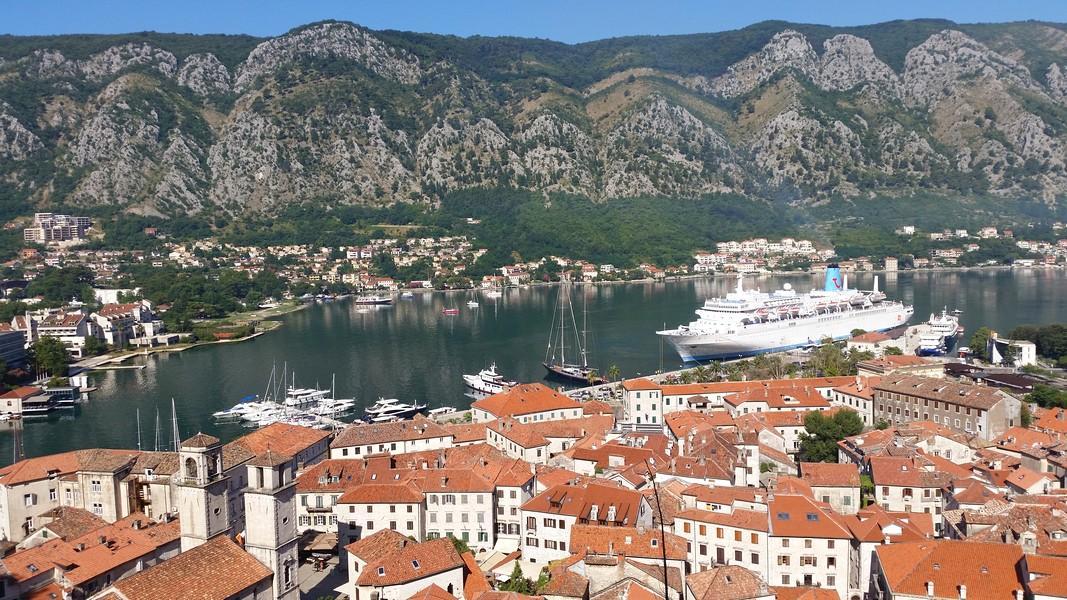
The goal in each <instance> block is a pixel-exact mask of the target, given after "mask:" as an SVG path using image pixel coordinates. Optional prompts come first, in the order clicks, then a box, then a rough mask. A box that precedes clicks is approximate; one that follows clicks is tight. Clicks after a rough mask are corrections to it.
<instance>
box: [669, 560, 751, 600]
mask: <svg viewBox="0 0 1067 600" xmlns="http://www.w3.org/2000/svg"><path fill="white" fill-rule="evenodd" d="M685 583H686V585H687V586H688V587H689V591H690V592H691V594H692V597H693V598H695V599H696V600H751V599H753V598H763V597H766V596H770V595H771V592H770V589H769V588H768V587H767V583H766V582H765V581H763V579H761V578H760V576H759V575H756V574H755V573H753V572H752V571H749V570H748V569H746V568H744V567H741V566H737V565H719V566H715V567H712V568H710V569H708V570H707V571H698V572H696V573H692V574H690V575H689V576H687V577H686V578H685Z"/></svg>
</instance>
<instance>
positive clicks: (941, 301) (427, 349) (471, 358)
mask: <svg viewBox="0 0 1067 600" xmlns="http://www.w3.org/2000/svg"><path fill="white" fill-rule="evenodd" d="M872 280H873V276H872V275H869V274H861V275H856V276H851V277H850V283H851V284H854V285H856V286H859V287H870V286H871V284H872ZM880 280H881V283H880V285H881V287H882V289H884V290H885V292H886V293H887V294H888V295H889V296H890V297H891V298H895V299H902V300H904V301H905V302H907V303H910V304H914V305H915V315H916V316H915V320H924V319H926V318H927V317H928V316H929V314H930V313H931V312H933V311H935V310H940V309H941V307H942V306H947V307H948V308H949V309H952V308H959V309H961V310H962V311H963V315H962V317H961V321H962V323H963V324H964V325H965V326H966V327H967V329H968V330H970V331H973V330H974V328H975V327H978V326H981V325H989V326H991V327H993V328H997V329H1000V330H1002V331H1006V330H1010V329H1011V328H1012V327H1014V326H1015V325H1018V324H1021V323H1049V322H1056V321H1067V303H1064V302H1063V301H1062V300H1061V298H1062V297H1063V296H1064V295H1065V293H1067V274H1065V273H1064V272H1063V271H1059V270H1055V271H1045V270H1017V271H1007V270H1002V271H981V272H937V273H931V272H924V273H891V274H887V275H883V276H881V277H880ZM787 281H788V282H790V283H792V284H793V285H794V287H796V288H797V289H799V290H806V289H807V288H809V287H813V286H819V285H821V283H822V275H821V274H820V275H796V276H774V277H771V276H763V277H754V276H753V277H748V278H746V281H745V285H746V287H758V288H760V289H763V290H769V289H774V288H776V287H778V286H780V285H781V284H782V283H785V282H787ZM735 285H736V282H735V281H734V280H733V279H730V278H716V279H710V280H708V279H699V280H686V281H678V282H669V283H635V284H619V285H604V286H583V287H581V288H579V289H578V290H576V291H575V295H574V306H575V308H576V310H579V309H580V308H581V307H582V306H583V305H587V307H588V319H589V350H590V357H591V358H590V360H591V362H592V363H593V364H594V365H596V366H598V367H600V368H601V369H602V370H605V371H606V370H607V368H608V367H609V366H610V365H612V364H614V365H618V367H619V369H620V370H621V372H622V373H623V374H624V375H627V376H632V375H636V374H640V373H650V372H652V371H654V370H656V369H657V368H659V365H660V364H661V363H662V364H663V366H664V367H665V368H672V367H675V366H677V364H678V358H677V356H676V355H674V354H673V353H672V352H671V351H670V349H669V347H667V348H665V350H664V353H663V354H661V352H660V343H659V339H658V338H657V337H656V336H655V335H654V333H653V332H654V331H656V330H657V329H660V328H662V327H663V325H664V324H666V325H667V326H673V325H677V324H679V323H683V322H688V321H690V320H692V318H693V316H694V315H693V311H694V309H695V308H696V307H697V306H698V305H699V304H700V303H702V302H703V299H704V298H705V297H708V296H717V295H721V294H724V293H725V292H727V291H728V290H731V289H733V287H734V286H735ZM556 292H557V288H554V287H552V288H541V287H539V288H529V289H509V290H506V291H505V292H504V295H503V296H502V297H501V298H497V299H493V298H488V297H485V296H484V295H482V294H476V293H453V294H448V295H445V294H416V295H415V297H414V298H411V299H399V300H398V301H397V303H396V304H395V305H394V306H391V307H369V309H368V307H360V306H357V305H355V304H352V303H351V302H345V301H342V302H335V303H330V304H324V305H316V306H313V307H311V308H309V309H307V310H304V311H301V312H298V313H294V314H291V315H288V316H287V317H286V318H285V323H286V324H285V326H284V327H282V328H280V329H278V330H277V331H275V332H272V333H270V334H267V335H264V336H261V337H259V338H256V339H255V340H252V341H249V342H243V343H238V344H225V345H219V346H209V347H205V348H199V349H195V350H190V351H187V352H180V353H172V354H163V355H154V356H152V357H147V358H145V357H138V358H136V359H135V362H133V363H132V364H141V365H144V367H145V368H143V369H137V370H133V369H130V370H121V371H106V372H101V373H95V374H93V376H92V382H93V384H94V385H96V386H98V387H99V388H100V389H99V390H98V391H97V392H94V393H93V394H92V399H91V401H90V402H89V403H88V404H86V405H83V406H80V407H78V409H77V412H76V416H75V413H73V412H72V411H67V413H66V414H58V415H57V416H55V417H52V418H49V419H47V420H41V421H36V422H33V421H31V422H27V423H26V425H25V427H24V429H23V439H24V446H25V449H26V452H27V454H29V455H37V454H44V453H48V452H58V451H61V450H67V449H72V448H86V447H95V446H102V447H129V448H133V447H136V446H137V423H136V418H135V415H136V411H137V410H138V409H139V410H140V414H141V431H142V433H141V440H142V447H145V448H151V447H154V445H155V419H156V412H157V410H158V412H159V415H160V420H161V423H162V427H161V434H160V438H161V441H162V443H163V445H165V446H167V445H169V444H170V443H171V440H170V434H169V432H170V426H169V424H170V404H171V398H174V401H175V404H176V406H177V413H178V422H179V429H180V433H181V434H182V435H189V434H193V433H196V432H197V431H204V432H207V433H211V434H214V435H218V436H219V437H221V438H223V439H232V438H233V437H235V436H237V435H240V434H241V433H242V432H244V431H246V430H244V429H242V428H241V426H240V425H238V424H226V425H220V424H216V423H214V422H213V420H212V418H211V413H212V412H214V411H217V410H220V409H223V408H228V407H229V406H231V405H233V404H234V403H235V402H236V401H237V400H238V399H240V398H242V397H244V396H246V395H248V394H260V393H262V392H263V390H264V388H265V387H266V384H267V378H268V376H269V374H270V371H271V367H272V365H277V366H278V369H279V370H280V369H281V368H282V365H283V364H284V365H285V367H286V369H287V371H288V372H289V373H294V372H295V373H296V378H297V383H298V384H300V385H302V386H312V385H321V386H329V385H330V379H331V375H334V374H335V375H336V378H337V393H338V395H339V396H340V397H354V398H356V399H357V400H358V401H359V402H360V403H361V404H362V403H372V402H374V401H375V400H376V399H377V398H378V397H379V396H385V397H397V398H400V399H402V400H404V401H413V400H419V401H427V402H428V403H429V404H430V406H431V407H436V406H456V407H466V406H467V405H469V404H470V398H468V397H466V396H465V390H464V387H463V383H462V380H461V378H460V375H461V374H462V373H475V372H477V371H478V370H479V369H481V368H482V367H484V366H486V365H488V364H489V363H491V362H494V361H495V362H496V363H497V366H498V368H499V369H500V372H501V373H503V374H504V375H505V376H507V377H509V378H514V379H517V380H520V381H540V380H542V379H543V377H544V369H543V368H542V367H541V364H540V363H541V360H542V359H543V358H544V354H545V347H546V344H547V342H548V338H547V333H548V328H549V326H550V323H551V321H552V314H553V309H554V307H555V301H556ZM472 298H477V299H478V301H479V302H480V303H481V306H480V307H479V308H468V307H467V306H466V302H467V300H470V299H472ZM448 307H457V308H459V310H460V314H459V315H456V316H446V315H443V314H441V311H442V309H444V308H448ZM579 318H580V316H579ZM12 437H13V436H12V434H11V432H10V431H9V430H6V429H4V428H0V444H2V445H0V464H7V463H8V462H10V460H11V455H12V451H11V440H12Z"/></svg>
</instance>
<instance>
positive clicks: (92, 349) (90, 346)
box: [83, 335, 107, 356]
mask: <svg viewBox="0 0 1067 600" xmlns="http://www.w3.org/2000/svg"><path fill="white" fill-rule="evenodd" d="M83 351H84V352H85V354H86V355H87V356H100V355H101V354H103V353H105V352H107V344H105V343H104V341H103V340H101V339H100V338H98V337H96V336H95V335H87V336H85V346H84V347H83Z"/></svg>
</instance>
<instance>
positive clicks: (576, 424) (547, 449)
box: [485, 415, 615, 464]
mask: <svg viewBox="0 0 1067 600" xmlns="http://www.w3.org/2000/svg"><path fill="white" fill-rule="evenodd" d="M614 424H615V419H614V417H613V416H611V415H591V416H587V417H582V418H579V419H564V420H553V421H539V422H527V423H523V422H521V421H518V420H516V419H513V418H511V417H506V418H503V419H496V420H494V421H490V422H489V423H487V424H486V428H485V429H486V440H487V441H488V443H489V445H490V446H492V447H494V448H497V449H498V450H500V451H501V452H503V453H504V454H506V455H507V456H509V457H511V458H517V459H521V460H524V461H526V462H528V463H530V464H547V463H548V459H549V458H550V457H552V456H555V455H557V454H559V453H561V452H564V451H566V450H567V449H569V448H571V447H572V446H573V445H574V444H575V443H576V442H578V441H579V440H581V439H584V438H586V437H589V436H594V435H603V434H604V433H606V432H607V431H609V430H610V429H611V428H612V426H613V425H614Z"/></svg>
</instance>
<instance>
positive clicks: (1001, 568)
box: [875, 540, 1024, 600]
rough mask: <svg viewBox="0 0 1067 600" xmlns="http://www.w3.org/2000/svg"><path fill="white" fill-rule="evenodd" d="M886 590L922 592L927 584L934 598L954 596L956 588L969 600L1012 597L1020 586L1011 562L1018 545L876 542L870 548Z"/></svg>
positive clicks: (1007, 599) (1015, 562)
mask: <svg viewBox="0 0 1067 600" xmlns="http://www.w3.org/2000/svg"><path fill="white" fill-rule="evenodd" d="M875 552H876V553H877V555H878V560H879V562H880V564H881V569H882V572H883V574H884V576H885V579H886V581H887V583H888V584H889V590H888V591H889V592H890V593H891V594H894V595H895V594H902V595H908V596H918V597H925V596H927V595H928V594H927V589H926V586H927V582H932V583H933V586H934V593H933V596H934V597H935V598H958V597H959V595H960V586H961V585H964V586H966V587H967V594H968V595H967V597H968V598H974V599H975V600H978V599H979V598H981V599H983V600H984V599H987V598H989V599H999V600H1012V599H1013V598H1014V592H1015V590H1020V589H1023V586H1024V584H1023V582H1021V581H1019V576H1018V573H1017V568H1018V567H1017V565H1018V563H1019V561H1020V560H1021V559H1022V557H1023V552H1022V548H1020V547H1019V546H1016V545H1014V544H984V543H978V542H966V541H950V540H940V541H933V540H930V541H923V542H910V543H903V544H890V545H888V546H878V547H877V548H876V549H875Z"/></svg>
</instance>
